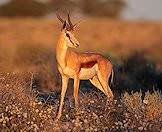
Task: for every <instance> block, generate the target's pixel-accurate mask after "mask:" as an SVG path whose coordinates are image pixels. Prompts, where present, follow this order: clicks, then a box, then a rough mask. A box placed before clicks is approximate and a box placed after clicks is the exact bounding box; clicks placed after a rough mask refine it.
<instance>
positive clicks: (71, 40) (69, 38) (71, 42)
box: [65, 30, 79, 48]
mask: <svg viewBox="0 0 162 132" xmlns="http://www.w3.org/2000/svg"><path fill="white" fill-rule="evenodd" d="M65 40H66V43H67V45H68V46H69V47H71V48H77V47H78V46H79V42H78V40H77V39H76V38H75V36H74V33H72V32H70V31H67V30H65Z"/></svg>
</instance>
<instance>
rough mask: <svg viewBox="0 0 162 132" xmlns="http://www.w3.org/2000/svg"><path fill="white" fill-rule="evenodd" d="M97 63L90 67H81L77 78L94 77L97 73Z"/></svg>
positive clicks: (86, 78)
mask: <svg viewBox="0 0 162 132" xmlns="http://www.w3.org/2000/svg"><path fill="white" fill-rule="evenodd" d="M97 68H98V66H97V65H94V66H93V67H92V68H81V70H80V73H79V79H81V80H88V79H90V78H92V77H94V76H95V75H96V73H97Z"/></svg>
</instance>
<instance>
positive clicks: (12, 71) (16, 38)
mask: <svg viewBox="0 0 162 132" xmlns="http://www.w3.org/2000/svg"><path fill="white" fill-rule="evenodd" d="M100 22H101V23H102V25H103V27H101V28H99V29H98V30H97V31H96V30H94V27H96V26H98V20H95V21H93V19H91V20H87V22H85V23H83V24H82V25H81V26H80V28H79V34H80V36H79V37H80V39H79V40H80V41H81V49H80V51H83V50H84V51H86V50H87V48H88V49H91V50H93V51H97V50H98V49H100V51H99V50H98V51H99V52H102V53H103V54H105V55H107V56H110V55H111V57H110V58H111V60H112V62H113V63H114V71H115V78H114V79H115V80H114V85H113V86H112V89H113V92H114V94H115V100H114V101H113V102H112V103H110V102H109V101H108V100H107V98H106V96H105V95H103V93H101V92H100V91H98V90H96V89H95V88H93V86H92V85H91V84H90V83H88V82H84V81H83V82H81V86H80V90H79V98H80V109H81V114H80V115H77V114H76V112H75V109H74V100H73V97H72V91H73V90H72V89H73V88H72V83H70V84H69V87H68V90H67V91H68V93H67V94H66V98H65V105H64V109H63V116H62V117H61V122H60V124H56V122H55V117H56V114H57V111H58V107H59V99H60V86H61V83H60V76H59V74H58V71H57V68H56V60H55V52H54V47H55V43H54V42H55V40H56V32H59V31H58V28H57V26H56V22H53V20H41V21H40V20H39V21H38V20H34V19H15V20H12V21H10V20H7V19H1V21H0V27H1V28H2V29H3V32H2V31H1V32H0V42H1V45H0V128H1V130H2V131H54V130H61V131H153V132H157V131H160V130H162V127H161V124H162V95H161V92H160V89H161V87H162V84H161V77H162V71H161V62H160V61H161V59H160V57H161V56H160V51H161V45H160V44H158V43H160V40H159V38H160V37H159V36H160V35H161V33H162V32H161V30H158V31H156V29H157V28H159V27H161V24H160V23H151V22H150V23H149V22H145V23H144V24H143V23H142V22H137V23H133V22H130V23H128V22H121V23H120V22H117V21H116V22H113V21H112V20H109V21H107V20H104V19H102V20H101V21H100ZM13 25H14V26H13ZM11 27H12V30H11ZM45 29H46V30H45ZM130 29H131V30H130ZM144 29H145V30H144ZM91 31H94V32H91ZM121 32H122V33H121ZM87 33H88V34H89V37H87V35H86V34H87ZM138 33H139V34H138ZM135 34H136V35H137V36H135ZM107 36H109V38H107ZM148 38H150V39H149V40H148ZM157 41H158V43H156V42H157ZM105 43H106V45H105ZM107 43H108V44H107ZM141 43H142V44H143V45H141ZM82 44H83V45H82ZM88 44H89V45H88ZM139 48H140V49H139ZM108 51H109V52H108ZM134 51H140V52H137V53H135V54H134ZM131 53H133V54H131ZM154 53H156V54H154ZM152 54H154V55H153V56H152V57H150V56H151V55H152ZM123 57H124V59H123ZM121 58H122V59H121ZM150 58H151V60H150ZM70 89H71V90H70Z"/></svg>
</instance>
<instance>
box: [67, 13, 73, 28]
mask: <svg viewBox="0 0 162 132" xmlns="http://www.w3.org/2000/svg"><path fill="white" fill-rule="evenodd" d="M68 23H69V26H70V28H71V29H72V28H73V24H72V22H71V20H70V15H69V13H68Z"/></svg>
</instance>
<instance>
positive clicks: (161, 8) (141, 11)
mask: <svg viewBox="0 0 162 132" xmlns="http://www.w3.org/2000/svg"><path fill="white" fill-rule="evenodd" d="M9 1H10V0H0V4H4V3H6V2H9ZM125 1H126V2H127V7H126V8H125V10H124V11H123V13H122V17H123V18H124V19H149V20H162V0H125Z"/></svg>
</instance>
